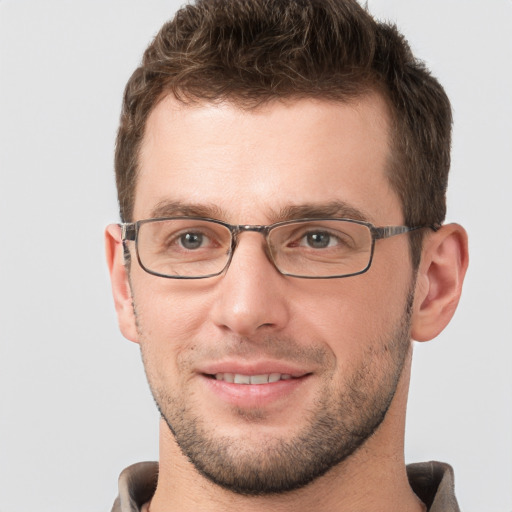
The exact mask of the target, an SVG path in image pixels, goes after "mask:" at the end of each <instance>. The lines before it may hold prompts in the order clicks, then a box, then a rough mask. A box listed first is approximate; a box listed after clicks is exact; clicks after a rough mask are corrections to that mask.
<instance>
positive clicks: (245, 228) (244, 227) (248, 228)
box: [231, 224, 273, 262]
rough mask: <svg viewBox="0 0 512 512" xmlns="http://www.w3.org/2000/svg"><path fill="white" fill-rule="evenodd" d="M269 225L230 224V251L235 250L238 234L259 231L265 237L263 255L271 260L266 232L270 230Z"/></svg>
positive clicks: (238, 239) (238, 238)
mask: <svg viewBox="0 0 512 512" xmlns="http://www.w3.org/2000/svg"><path fill="white" fill-rule="evenodd" d="M269 228H270V226H263V225H258V224H239V225H236V226H232V230H231V233H232V252H233V251H234V250H235V248H236V247H237V246H238V244H239V241H240V234H241V233H243V232H252V233H259V234H260V235H262V236H263V238H264V239H265V240H264V242H263V251H264V252H265V255H266V256H267V258H268V259H269V261H271V262H273V257H272V254H271V250H270V249H271V248H270V247H269V243H268V233H269V232H270V229H269Z"/></svg>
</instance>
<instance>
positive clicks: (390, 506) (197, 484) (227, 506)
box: [150, 361, 426, 512]
mask: <svg viewBox="0 0 512 512" xmlns="http://www.w3.org/2000/svg"><path fill="white" fill-rule="evenodd" d="M409 363H410V361H409ZM409 370H410V364H406V365H405V367H404V371H403V374H402V376H401V379H400V383H399V386H398V388H397V393H396V394H395V397H394V399H393V403H392V404H391V407H390V409H389V410H388V413H387V415H386V418H385V419H384V421H383V422H382V424H381V425H380V427H379V428H378V430H377V431H376V432H375V434H374V435H373V436H371V437H370V438H369V439H368V440H367V441H366V442H365V444H364V445H363V446H362V447H360V448H359V449H358V450H357V451H356V452H355V453H354V454H352V456H350V457H349V458H348V459H346V460H345V461H343V462H342V463H340V464H338V465H337V466H336V467H334V468H332V469H331V470H330V471H328V472H327V473H326V474H325V475H323V476H322V477H320V478H317V479H316V480H315V481H314V482H312V483H310V484H309V485H307V486H306V487H304V488H302V489H299V490H296V491H292V492H287V493H283V494H273V495H269V496H244V495H239V494H236V493H233V492H231V491H228V490H225V489H223V488H221V487H219V486H217V485H216V484H213V483H212V482H210V481H209V480H207V479H206V478H205V477H203V476H202V475H200V474H199V473H198V472H197V470H196V469H195V468H194V467H193V465H192V464H191V463H190V461H189V460H188V459H187V458H186V457H185V456H184V455H183V454H182V453H181V451H180V449H179V447H178V446H177V444H176V442H175V440H174V437H173V435H172V433H171V432H170V430H169V428H168V426H167V425H166V423H165V422H164V421H163V420H162V421H161V424H160V470H159V477H158V485H157V490H156V492H155V495H154V497H153V499H152V501H151V507H150V511H151V512H170V511H179V512H203V511H205V512H206V511H208V512H212V511H224V510H232V509H234V510H237V509H238V510H243V511H244V512H253V511H254V512H256V511H257V512H262V511H267V510H268V511H273V512H276V511H279V512H292V511H293V512H302V511H304V512H305V511H311V510H315V511H316V512H333V511H344V512H352V511H354V512H355V511H361V510H364V511H365V512H401V511H404V512H405V511H407V512H421V511H424V510H426V509H425V506H424V505H423V503H421V502H420V500H419V499H418V498H417V496H416V495H415V494H414V492H413V491H412V489H411V488H410V486H409V482H408V479H407V473H406V469H405V462H404V456H403V439H404V430H405V407H406V402H407V388H408V382H409Z"/></svg>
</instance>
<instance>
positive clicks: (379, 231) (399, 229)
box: [372, 223, 441, 240]
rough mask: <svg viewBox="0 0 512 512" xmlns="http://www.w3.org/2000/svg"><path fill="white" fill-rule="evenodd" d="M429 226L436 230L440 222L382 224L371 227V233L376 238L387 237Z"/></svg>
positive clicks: (439, 226)
mask: <svg viewBox="0 0 512 512" xmlns="http://www.w3.org/2000/svg"><path fill="white" fill-rule="evenodd" d="M424 228H430V229H432V230H433V231H438V230H439V229H440V228H441V224H437V223H436V224H431V225H430V226H414V227H409V226H382V227H380V228H373V230H372V233H373V236H374V238H375V239H376V240H379V239H381V238H389V237H391V236H395V235H401V234H402V233H409V232H410V231H416V230H417V229H424Z"/></svg>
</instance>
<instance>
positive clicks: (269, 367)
mask: <svg viewBox="0 0 512 512" xmlns="http://www.w3.org/2000/svg"><path fill="white" fill-rule="evenodd" d="M197 373H198V375H199V377H200V378H201V379H202V381H203V383H204V385H205V387H206V390H207V392H208V394H209V395H213V397H212V398H213V399H214V400H216V401H217V400H218V401H220V402H221V403H224V404H227V405H231V406H236V407H238V408H242V409H255V408H260V409H261V408H265V407H269V406H271V405H272V404H273V403H275V402H279V401H284V400H286V399H289V398H291V397H292V395H294V394H295V393H297V390H298V389H299V388H301V387H302V386H303V385H304V384H305V383H306V382H307V381H309V380H310V378H311V377H312V372H311V371H308V370H306V369H303V368H298V367H297V366H295V365H293V364H289V363H286V362H279V361H258V362H257V363H248V362H239V361H237V362H234V361H224V362H218V363H212V364H207V365H205V366H203V367H201V369H200V370H198V372H197ZM219 373H232V374H241V375H250V376H252V375H264V374H272V373H274V374H275V373H280V374H283V375H290V376H291V378H290V379H287V380H279V381H277V382H269V383H266V384H235V383H231V382H226V381H224V380H216V379H215V375H216V374H219Z"/></svg>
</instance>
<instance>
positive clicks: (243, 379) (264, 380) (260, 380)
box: [215, 373, 292, 384]
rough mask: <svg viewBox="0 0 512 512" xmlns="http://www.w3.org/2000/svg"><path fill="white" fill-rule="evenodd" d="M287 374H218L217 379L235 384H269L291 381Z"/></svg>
mask: <svg viewBox="0 0 512 512" xmlns="http://www.w3.org/2000/svg"><path fill="white" fill-rule="evenodd" d="M291 378H292V376H291V375H289V374H287V373H264V374H262V375H242V374H240V373H217V374H215V379H217V380H223V381H224V382H230V383H235V384H268V383H272V382H278V381H280V380H290V379H291Z"/></svg>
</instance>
